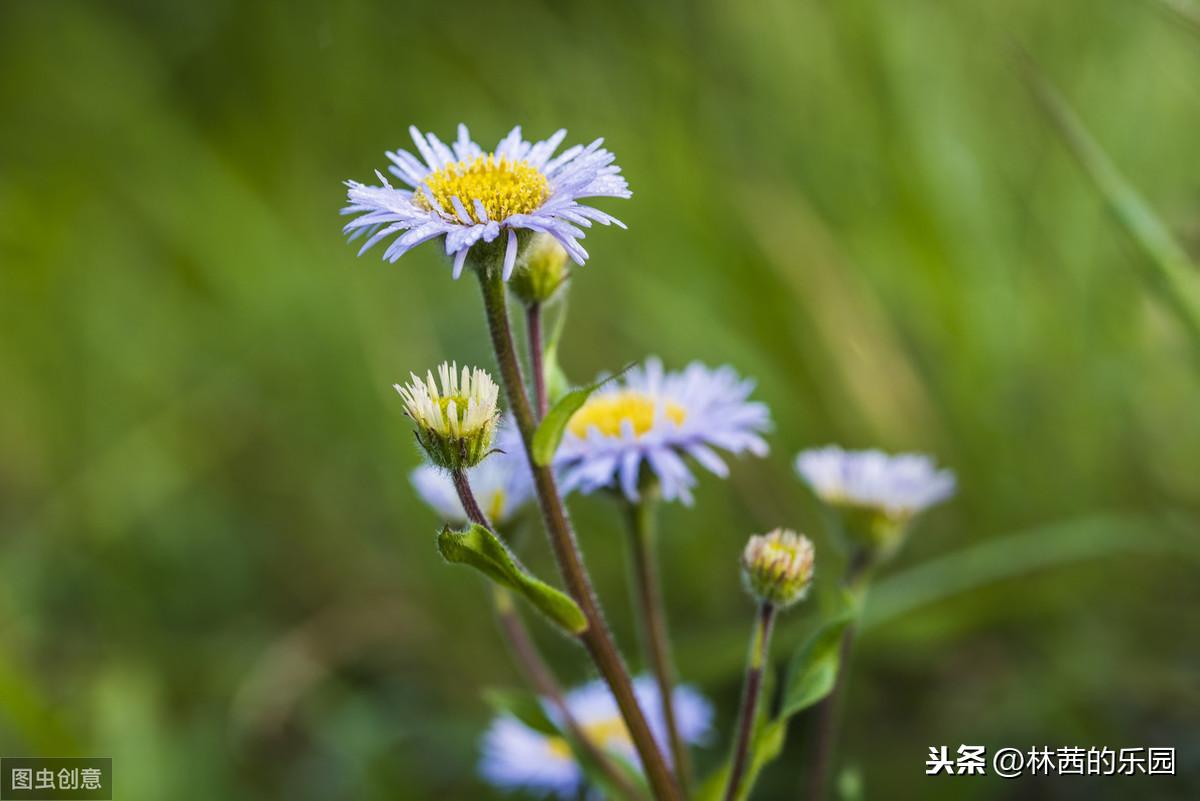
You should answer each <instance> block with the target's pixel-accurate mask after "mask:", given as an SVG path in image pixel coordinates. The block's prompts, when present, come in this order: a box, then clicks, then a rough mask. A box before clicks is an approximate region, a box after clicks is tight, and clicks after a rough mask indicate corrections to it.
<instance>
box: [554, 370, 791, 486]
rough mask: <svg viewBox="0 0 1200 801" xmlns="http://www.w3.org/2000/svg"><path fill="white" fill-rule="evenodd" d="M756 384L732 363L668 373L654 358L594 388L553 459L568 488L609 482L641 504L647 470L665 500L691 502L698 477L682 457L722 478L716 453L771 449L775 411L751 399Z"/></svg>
mask: <svg viewBox="0 0 1200 801" xmlns="http://www.w3.org/2000/svg"><path fill="white" fill-rule="evenodd" d="M753 389H754V383H753V382H752V381H748V380H745V379H742V378H740V377H739V376H738V374H737V373H736V372H734V370H733V368H731V367H727V366H726V367H718V368H716V369H712V368H709V367H706V366H704V365H703V364H700V363H699V362H693V363H692V364H690V365H688V366H687V367H686V368H684V369H683V370H681V371H678V372H669V373H668V372H665V371H664V370H663V365H662V362H661V361H659V360H658V359H657V358H653V357H652V358H650V359H647V360H646V363H645V365H644V366H639V367H634V368H632V369H631V370H630V371H629V372H628V373H626V374H625V375H624V376H623V377H622V378H621V379H619V380H617V381H613V382H610V383H609V384H607V385H605V386H604V387H601V388H600V389H599V390H597V391H596V392H595V393H593V394H592V396H591V397H590V398H588V400H587V402H586V403H585V404H584V405H583V406H582V407H581V408H580V409H579V411H577V412H576V413H575V415H574V416H573V417H572V418H571V420H570V421H569V422H568V423H567V430H566V432H565V434H564V436H563V441H562V444H561V445H560V446H559V450H558V453H557V454H556V456H555V464H556V466H557V467H559V468H560V470H561V474H562V484H563V487H564V489H565V490H567V491H570V490H573V489H579V490H582V491H583V492H592V491H594V490H597V489H600V488H602V487H611V488H614V489H619V490H620V491H621V493H622V494H623V495H624V496H625V497H626V498H628V499H629V500H631V501H636V500H637V499H638V498H639V497H640V489H639V484H640V482H641V480H642V471H643V468H646V469H648V471H649V472H648V473H647V474H646V475H647V476H650V477H653V478H654V479H655V480H656V481H657V483H658V485H659V487H660V488H661V492H662V497H663V498H664V499H665V500H668V501H670V500H677V499H678V500H680V501H682V502H683V503H685V504H688V505H690V504H691V502H692V487H693V486H695V484H696V477H695V476H694V475H693V474H692V471H691V468H689V467H688V464H687V462H685V461H684V460H685V457H691V458H692V459H694V460H696V462H698V463H699V464H700V465H702V466H703V467H705V468H706V469H707V470H709V471H710V472H712V473H715V474H716V475H718V476H721V477H725V476H726V475H728V473H729V468H728V467H727V466H726V464H725V462H724V461H723V460H722V458H721V457H720V456H719V455H718V454H717V451H718V450H723V451H727V452H729V453H731V454H735V455H736V454H741V453H743V452H745V451H749V452H750V453H752V454H754V455H755V456H764V455H765V454H766V453H767V443H766V442H765V441H764V440H763V438H762V434H763V433H764V432H765V431H767V429H769V428H770V424H771V420H770V413H769V412H768V410H767V407H766V406H765V405H763V404H762V403H758V402H755V401H751V400H749V397H750V393H751V391H753Z"/></svg>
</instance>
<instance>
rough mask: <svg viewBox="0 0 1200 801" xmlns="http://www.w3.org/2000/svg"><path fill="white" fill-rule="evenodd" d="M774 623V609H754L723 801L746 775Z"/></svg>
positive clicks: (731, 797) (764, 606) (731, 800)
mask: <svg viewBox="0 0 1200 801" xmlns="http://www.w3.org/2000/svg"><path fill="white" fill-rule="evenodd" d="M774 622H775V606H774V605H773V604H768V603H764V604H762V605H760V606H759V608H758V617H757V619H756V620H755V621H754V634H753V636H752V637H751V638H750V656H749V658H748V659H747V661H746V681H745V683H744V684H743V685H742V705H741V709H740V710H739V711H738V724H737V739H736V740H734V745H733V757H732V759H731V762H730V767H729V784H727V785H726V786H725V801H734V799H736V798H737V797H738V793H739V791H740V790H741V786H742V779H743V778H744V777H745V775H746V760H747V759H748V758H749V755H750V740H751V738H752V736H753V734H754V720H755V718H756V717H757V714H758V699H759V696H760V695H761V694H762V676H763V668H764V666H765V665H766V662H767V651H768V650H770V648H771V629H772V624H773V623H774Z"/></svg>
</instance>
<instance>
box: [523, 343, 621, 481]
mask: <svg viewBox="0 0 1200 801" xmlns="http://www.w3.org/2000/svg"><path fill="white" fill-rule="evenodd" d="M631 367H633V363H632V362H630V363H629V364H627V365H625V367H623V368H622V369H621V370H620V371H618V372H616V373H613V374H612V375H610V376H608V377H607V378H603V379H601V380H599V381H596V382H593V383H591V384H588V385H587V386H586V387H580V388H579V389H575V390H571V391H570V392H568V393H567V394H565V395H563V396H562V397H561V398H560V399H559V400H558V402H557V403H555V404H554V406H552V407H551V408H550V411H548V412H547V413H546V418H545V419H544V420H542V423H541V425H539V426H538V428H537V431H535V432H534V433H533V448H532V455H533V461H534V464H536V465H538V466H539V467H546V466H548V465H549V464H550V462H552V461H553V460H554V454H555V452H557V451H558V445H559V443H560V442H562V438H563V432H564V431H566V429H567V423H569V422H570V421H571V418H572V417H573V416H574V415H575V412H577V411H579V409H580V408H581V407H582V406H583V404H585V403H587V399H588V398H590V397H591V395H592V393H593V392H595V391H596V390H598V389H600V387H602V386H604V385H605V384H607V383H608V382H609V381H614V380H616V379H617V378H619V377H620V376H621V375H622V374H623V373H625V372H626V371H627V370H629V368H631Z"/></svg>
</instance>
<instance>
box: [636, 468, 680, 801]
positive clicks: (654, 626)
mask: <svg viewBox="0 0 1200 801" xmlns="http://www.w3.org/2000/svg"><path fill="white" fill-rule="evenodd" d="M656 495H657V488H654V487H647V488H644V489H643V491H642V493H641V498H640V499H639V500H638V501H636V502H632V503H626V504H625V511H626V518H627V520H628V523H629V538H630V555H631V557H632V561H633V579H634V597H635V601H636V606H637V613H638V615H637V616H638V619H639V624H640V629H641V635H642V651H643V654H644V655H645V657H646V660H647V661H648V662H649V663H650V670H651V672H652V673H653V674H654V680H655V681H656V682H657V683H658V693H659V697H660V698H661V699H662V716H663V722H664V723H665V724H666V729H667V739H668V742H669V744H670V747H671V757H672V761H673V765H674V767H675V777H676V780H677V781H678V782H679V792H680V795H682V796H683V798H684V799H687V798H688V796H689V795H690V794H691V755H690V754H689V753H688V748H687V744H686V743H684V741H683V738H682V737H681V736H680V732H679V724H678V718H677V717H676V715H675V698H674V695H675V693H674V673H675V671H674V669H673V666H672V664H671V653H670V637H669V635H668V634H667V616H666V611H665V606H664V604H663V599H662V587H661V581H660V580H659V572H658V564H657V559H656V556H655V548H656V542H655V540H656V529H657V526H656V525H655V522H656V509H655V507H656V503H655V500H656Z"/></svg>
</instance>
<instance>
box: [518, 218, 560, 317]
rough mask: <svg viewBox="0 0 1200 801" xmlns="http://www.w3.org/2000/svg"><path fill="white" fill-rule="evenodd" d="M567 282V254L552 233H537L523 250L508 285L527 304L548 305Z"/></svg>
mask: <svg viewBox="0 0 1200 801" xmlns="http://www.w3.org/2000/svg"><path fill="white" fill-rule="evenodd" d="M566 281H567V251H565V250H563V246H562V245H560V244H558V241H557V240H556V239H555V238H554V237H552V236H550V235H549V234H537V235H536V236H534V237H533V238H532V239H531V240H530V241H529V244H528V245H527V246H526V247H524V248H522V250H521V256H520V258H519V260H518V261H517V269H516V272H514V273H513V276H512V278H511V279H510V280H509V282H508V285H509V287H511V288H512V291H513V292H514V293H516V295H517V297H519V298H520V299H521V300H522V302H524V303H525V304H526V305H529V304H532V303H545V302H546V301H547V300H549V299H550V298H552V297H553V296H554V293H555V292H557V291H558V290H559V288H560V287H561V286H562V285H563V284H565V283H566Z"/></svg>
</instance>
